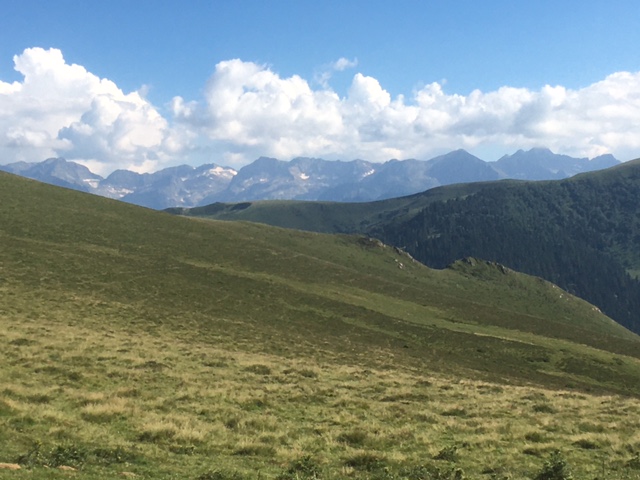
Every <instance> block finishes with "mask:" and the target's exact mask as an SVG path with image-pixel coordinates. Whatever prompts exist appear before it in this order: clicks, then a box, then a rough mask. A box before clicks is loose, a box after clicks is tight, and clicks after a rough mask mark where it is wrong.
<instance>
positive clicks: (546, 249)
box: [173, 160, 640, 332]
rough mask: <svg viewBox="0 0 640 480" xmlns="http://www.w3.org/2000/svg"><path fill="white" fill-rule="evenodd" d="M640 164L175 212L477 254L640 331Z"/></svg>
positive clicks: (435, 257) (441, 259)
mask: <svg viewBox="0 0 640 480" xmlns="http://www.w3.org/2000/svg"><path fill="white" fill-rule="evenodd" d="M638 198H640V160H635V161H631V162H627V163H624V164H622V165H619V166H616V167H612V168H609V169H606V170H602V171H599V172H590V173H585V174H580V175H577V176H575V177H572V178H570V179H565V180H560V181H543V182H519V181H513V180H511V181H509V180H503V181H499V182H484V183H473V184H461V185H452V186H448V187H441V188H436V189H432V190H429V191H427V192H424V193H422V194H417V195H413V196H408V197H402V198H398V199H392V200H386V201H380V202H372V203H361V204H355V205H346V204H335V203H302V202H298V203H296V202H265V203H262V202H254V203H242V204H233V205H225V204H214V205H210V206H207V207H200V208H195V209H191V210H173V212H174V213H183V214H187V215H195V216H204V217H210V218H219V219H228V220H233V219H242V220H251V221H257V222H264V223H268V224H272V225H279V226H284V227H289V228H299V229H305V230H311V231H322V232H342V233H362V234H367V235H371V236H373V237H376V238H379V239H381V240H382V241H384V242H386V243H389V244H392V245H396V246H399V247H402V248H403V249H406V251H407V252H409V253H410V254H411V255H413V256H414V257H415V258H417V259H418V260H420V261H421V262H423V263H425V264H427V265H430V266H432V267H436V268H443V267H445V266H446V265H449V264H450V263H452V262H454V261H456V260H457V259H460V258H464V257H468V256H474V257H479V258H484V259H487V260H489V261H495V262H499V263H501V264H504V265H507V266H508V267H510V268H513V269H515V270H518V271H522V272H526V273H529V274H532V275H536V276H540V277H543V278H545V279H547V280H549V281H552V282H554V283H556V284H558V285H560V286H561V287H563V288H565V289H567V290H569V291H570V292H571V293H574V294H575V295H578V296H580V297H582V298H585V299H586V300H588V301H590V302H591V303H593V304H595V305H597V306H598V307H600V308H601V309H602V310H603V311H604V312H606V313H607V314H608V315H610V316H611V317H613V318H615V319H616V320H617V321H618V322H620V323H622V324H623V325H625V326H626V327H628V328H630V329H632V330H634V331H636V332H640V316H639V313H638V312H640V282H639V281H638V280H637V276H638V273H639V272H640V253H639V252H640V249H639V248H638V246H639V245H640V208H638V207H639V205H638Z"/></svg>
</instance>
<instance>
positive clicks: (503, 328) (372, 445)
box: [0, 174, 640, 480]
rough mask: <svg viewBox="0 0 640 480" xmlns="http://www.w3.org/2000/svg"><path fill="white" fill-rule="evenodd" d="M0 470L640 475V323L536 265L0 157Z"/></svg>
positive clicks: (182, 475)
mask: <svg viewBox="0 0 640 480" xmlns="http://www.w3.org/2000/svg"><path fill="white" fill-rule="evenodd" d="M0 245H1V248H0V345H2V348H0V365H1V367H0V463H5V464H9V465H16V466H19V467H20V468H19V469H15V470H12V469H9V468H2V469H0V478H16V479H23V478H28V479H50V478H86V479H103V478H148V479H193V480H212V479H216V480H217V479H227V478H229V479H254V478H255V479H257V478H264V479H305V478H308V479H311V478H315V479H319V478H322V479H350V478H353V479H462V478H486V479H538V480H544V479H549V480H553V479H561V478H571V476H572V478H576V479H578V478H590V479H595V478H603V479H604V478H612V479H634V478H640V457H639V453H640V428H639V427H640V401H639V400H638V396H639V394H640V381H639V380H640V341H639V339H638V337H637V336H636V335H634V334H632V333H630V332H628V331H627V330H625V329H624V328H622V327H621V326H619V325H618V324H616V323H615V322H613V321H612V320H611V319H609V318H608V317H606V316H604V315H603V314H602V313H601V312H600V311H599V310H598V309H597V308H595V307H593V306H592V305H590V304H588V303H586V302H584V301H582V300H580V299H578V298H576V297H573V296H571V295H569V294H567V293H566V292H564V291H563V290H561V289H559V288H558V287H556V286H554V285H552V284H550V283H548V282H545V281H543V280H541V279H539V278H535V277H530V276H526V275H522V274H520V273H517V272H514V271H512V270H509V269H506V268H504V267H502V266H501V265H498V264H494V263H488V262H485V261H482V260H478V259H465V260H461V261H459V262H456V263H455V264H454V265H452V266H451V267H450V268H447V269H444V270H433V269H429V268H427V267H425V266H423V265H422V264H420V263H418V262H416V261H414V260H413V259H412V258H411V257H410V256H408V255H407V254H406V253H404V252H403V251H401V250H397V249H395V248H393V247H390V246H387V245H384V244H382V243H380V242H379V241H377V240H374V239H370V238H367V237H358V236H333V235H323V234H317V233H309V232H300V231H295V230H285V229H279V228H275V227H268V226H265V225H258V224H253V223H243V222H220V221H209V220H199V219H191V218H184V217H177V216H172V215H169V214H166V213H161V212H154V211H151V210H147V209H144V208H139V207H135V206H131V205H127V204H124V203H119V202H115V201H110V200H107V199H104V198H100V197H95V196H91V195H86V194H81V193H78V192H74V191H70V190H65V189H61V188H56V187H52V186H48V185H44V184H40V183H36V182H32V181H28V180H25V179H21V178H18V177H15V176H11V175H5V174H0Z"/></svg>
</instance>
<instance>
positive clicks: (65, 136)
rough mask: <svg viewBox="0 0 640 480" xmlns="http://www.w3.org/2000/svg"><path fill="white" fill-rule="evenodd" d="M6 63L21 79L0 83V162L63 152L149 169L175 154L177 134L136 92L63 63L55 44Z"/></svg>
mask: <svg viewBox="0 0 640 480" xmlns="http://www.w3.org/2000/svg"><path fill="white" fill-rule="evenodd" d="M14 64H15V69H16V70H17V71H18V72H19V73H21V74H22V75H23V76H24V80H23V81H22V82H14V83H12V84H8V83H4V82H1V81H0V155H1V158H2V161H3V163H7V162H10V161H17V160H26V161H41V160H43V159H45V158H47V157H51V156H64V157H66V158H67V159H69V160H75V161H79V162H80V163H85V164H87V165H91V166H92V168H93V169H95V170H96V171H110V170H113V169H115V168H118V167H124V168H136V167H140V166H143V165H147V166H149V167H151V168H154V167H157V166H160V165H162V164H163V162H166V161H169V160H170V158H171V154H172V153H177V152H181V150H182V148H183V143H184V142H183V140H181V139H180V138H179V137H180V134H179V133H177V132H176V131H174V130H172V129H171V128H170V127H169V124H168V121H167V120H166V119H165V118H163V117H162V116H161V115H160V113H159V112H158V111H157V110H156V109H155V108H154V107H153V106H152V105H151V104H150V103H149V102H148V101H146V100H145V99H144V98H143V97H142V96H141V95H140V94H139V93H138V92H132V93H128V94H125V93H124V92H122V90H120V89H119V88H118V87H117V86H116V84H115V83H113V82H112V81H110V80H107V79H101V78H99V77H97V76H96V75H93V74H92V73H90V72H88V71H87V70H86V69H85V68H84V67H82V66H80V65H75V64H73V65H69V64H67V63H66V62H65V60H64V57H63V55H62V52H61V51H60V50H57V49H49V50H45V49H42V48H29V49H26V50H25V51H24V52H23V53H22V54H21V55H16V56H15V57H14Z"/></svg>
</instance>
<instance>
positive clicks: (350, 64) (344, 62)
mask: <svg viewBox="0 0 640 480" xmlns="http://www.w3.org/2000/svg"><path fill="white" fill-rule="evenodd" d="M357 65H358V59H357V58H354V59H353V60H349V59H348V58H344V57H340V58H339V59H338V60H336V61H335V62H333V63H332V64H331V68H332V69H333V70H335V71H336V72H342V71H343V70H346V69H347V68H354V67H356V66H357Z"/></svg>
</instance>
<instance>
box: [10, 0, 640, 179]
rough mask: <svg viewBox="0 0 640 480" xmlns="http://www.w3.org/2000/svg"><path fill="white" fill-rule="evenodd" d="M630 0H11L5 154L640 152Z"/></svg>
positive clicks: (175, 156)
mask: <svg viewBox="0 0 640 480" xmlns="http://www.w3.org/2000/svg"><path fill="white" fill-rule="evenodd" d="M638 45H640V2H638V1H637V0H619V1H617V0H606V1H597V0H581V1H574V0H554V1H549V0H528V1H525V0H522V1H520V0H517V1H516V0H510V1H507V0H483V1H478V0H447V1H444V0H441V1H431V0H422V1H414V0H395V1H394V2H391V1H380V0H367V1H364V0H351V1H350V0H340V1H335V0H323V1H317V0H315V1H310V0H309V1H307V0H298V1H293V0H270V1H264V0H261V1H254V0H235V1H222V0H210V1H204V0H189V1H184V0H183V1H180V2H178V1H170V0H135V1H131V0H127V1H122V0H101V1H99V0H88V1H85V0H56V1H50V0H38V1H36V0H0V164H6V163H12V162H17V161H27V162H39V161H42V160H44V159H46V158H49V157H64V158H66V159H67V160H73V161H77V162H79V163H82V164H84V165H86V166H88V167H89V168H90V169H91V170H92V171H94V172H96V173H100V174H103V175H105V174H108V173H110V172H111V171H113V170H115V169H118V168H127V169H130V170H135V171H138V172H149V171H155V170H158V169H160V168H164V167H167V166H173V165H178V164H191V165H200V164H203V163H216V164H218V165H224V166H231V167H234V168H239V167H241V166H243V165H245V164H247V163H249V162H251V161H253V160H255V159H256V158H258V157H260V156H269V157H275V158H279V159H281V160H290V159H292V158H295V157H299V156H307V157H321V158H325V159H329V160H353V159H356V158H360V159H364V160H369V161H377V162H382V161H387V160H390V159H394V158H395V159H407V158H417V159H424V160H427V159H429V158H433V157H434V156H437V155H440V154H443V153H447V152H449V151H451V150H456V149H459V148H463V149H465V150H467V151H469V152H470V153H473V154H475V155H477V156H479V157H480V158H483V159H484V160H489V161H491V160H497V159H498V158H500V157H501V156H503V155H505V154H512V153H514V152H515V151H517V150H518V149H529V148H533V147H546V148H550V149H551V150H553V151H554V152H556V153H563V154H568V155H572V156H577V157H588V158H593V157H595V156H598V155H601V154H607V153H611V154H613V155H615V156H616V158H618V159H619V160H623V161H624V160H629V159H633V158H637V157H640V48H638Z"/></svg>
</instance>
